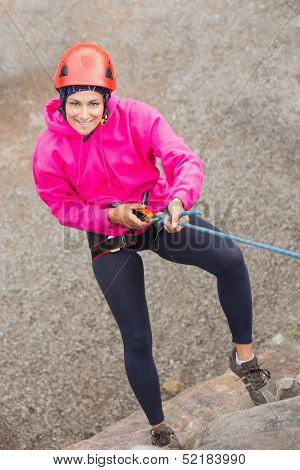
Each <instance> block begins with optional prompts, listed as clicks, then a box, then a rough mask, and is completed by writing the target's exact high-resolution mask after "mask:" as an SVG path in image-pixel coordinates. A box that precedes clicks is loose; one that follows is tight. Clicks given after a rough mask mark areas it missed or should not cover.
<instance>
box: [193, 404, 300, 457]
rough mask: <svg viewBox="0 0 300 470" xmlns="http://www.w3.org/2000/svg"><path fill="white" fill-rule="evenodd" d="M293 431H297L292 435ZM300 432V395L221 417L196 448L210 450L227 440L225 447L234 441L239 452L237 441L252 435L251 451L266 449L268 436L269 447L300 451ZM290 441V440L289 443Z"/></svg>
mask: <svg viewBox="0 0 300 470" xmlns="http://www.w3.org/2000/svg"><path fill="white" fill-rule="evenodd" d="M289 429H293V430H294V431H293V433H292V434H290V432H289ZM295 431H297V433H296V432H295ZM299 431H300V396H298V397H294V398H289V399H287V400H282V401H279V402H276V403H272V404H265V405H260V406H255V407H253V408H251V409H249V410H241V411H237V412H235V413H232V414H227V415H224V416H220V417H218V418H217V419H216V420H214V421H213V422H212V423H210V424H209V425H208V426H207V428H206V429H205V430H204V431H203V432H202V433H201V436H200V437H199V438H198V439H197V440H196V441H195V443H194V446H193V449H201V448H202V446H206V448H208V447H209V446H210V444H212V443H213V442H218V443H219V444H220V445H222V440H224V441H225V443H226V444H225V445H228V444H229V442H230V441H231V444H230V446H231V448H232V449H235V448H236V447H235V445H236V444H235V439H236V438H240V437H241V436H248V444H247V445H248V446H250V447H248V448H250V449H265V443H264V433H267V446H268V447H267V448H271V449H282V448H288V449H300V440H299V439H298V438H299V437H300V436H299ZM276 433H278V434H276ZM272 435H273V438H274V441H273V444H272V446H273V447H270V438H271V437H272ZM283 436H285V437H286V439H284V444H283V445H284V447H281V446H282V442H281V440H282V437H283ZM295 437H297V440H295ZM288 441H290V442H289V444H288ZM245 444H246V440H245V441H244V445H245ZM287 445H288V447H287ZM221 448H222V447H221ZM226 448H228V447H226Z"/></svg>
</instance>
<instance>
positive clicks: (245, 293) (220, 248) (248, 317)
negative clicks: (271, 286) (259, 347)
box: [153, 215, 252, 360]
mask: <svg viewBox="0 0 300 470" xmlns="http://www.w3.org/2000/svg"><path fill="white" fill-rule="evenodd" d="M190 224H192V225H197V226H199V227H205V228H208V229H210V230H214V231H218V232H220V230H218V229H217V228H216V227H214V226H213V225H211V224H209V223H208V222H207V221H205V220H204V219H202V218H201V217H199V216H197V215H191V216H190ZM153 251H154V252H156V253H157V254H158V255H159V256H160V257H161V258H164V259H166V260H168V261H171V262H175V263H180V264H187V265H193V266H198V267H199V268H201V269H204V270H205V271H208V272H209V273H211V274H214V275H215V276H216V279H217V288H218V295H219V300H220V304H221V306H222V309H223V311H224V313H225V315H226V318H227V321H228V325H229V328H230V331H231V334H232V341H233V343H235V345H237V350H238V352H241V353H242V352H243V353H245V354H246V355H247V354H248V353H250V355H251V351H252V349H251V344H252V296H251V286H250V279H249V275H248V270H247V267H246V264H245V261H244V257H243V254H242V252H241V250H240V248H239V247H238V246H237V245H236V244H235V243H234V242H233V241H232V240H230V239H228V238H221V237H217V236H214V235H213V234H210V233H204V232H199V231H196V230H193V229H191V228H188V227H185V228H183V229H182V230H181V232H177V233H169V232H167V231H166V230H164V229H163V230H161V231H160V232H159V234H158V237H157V240H156V242H155V243H154V247H153ZM239 345H242V347H241V348H240V349H238V348H239ZM243 357H244V356H243ZM242 360H243V359H242Z"/></svg>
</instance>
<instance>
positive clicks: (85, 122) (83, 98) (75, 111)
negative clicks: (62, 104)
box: [66, 90, 104, 135]
mask: <svg viewBox="0 0 300 470" xmlns="http://www.w3.org/2000/svg"><path fill="white" fill-rule="evenodd" d="M103 110H104V98H103V96H102V95H101V94H100V93H98V92H97V91H90V90H85V91H79V92H78V93H73V94H72V95H70V96H68V98H67V102H66V116H67V120H68V123H69V124H70V126H72V127H73V129H75V130H76V131H77V132H79V134H83V135H86V134H89V133H90V132H92V131H93V130H94V129H95V128H96V127H97V126H98V124H100V122H101V118H102V115H103Z"/></svg>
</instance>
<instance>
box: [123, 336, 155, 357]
mask: <svg viewBox="0 0 300 470" xmlns="http://www.w3.org/2000/svg"><path fill="white" fill-rule="evenodd" d="M123 341H124V347H125V350H126V351H127V353H128V352H130V353H131V354H133V355H134V356H135V357H139V358H143V357H147V356H149V355H152V339H151V334H150V333H148V334H147V333H146V334H144V333H141V334H135V335H133V336H130V337H129V338H127V339H126V340H123Z"/></svg>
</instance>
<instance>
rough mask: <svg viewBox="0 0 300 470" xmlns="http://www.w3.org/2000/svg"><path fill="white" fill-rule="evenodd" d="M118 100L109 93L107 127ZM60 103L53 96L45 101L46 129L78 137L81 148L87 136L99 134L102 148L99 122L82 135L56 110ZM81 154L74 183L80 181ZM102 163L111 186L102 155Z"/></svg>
mask: <svg viewBox="0 0 300 470" xmlns="http://www.w3.org/2000/svg"><path fill="white" fill-rule="evenodd" d="M119 101H120V98H119V96H117V95H114V94H112V95H111V98H110V100H109V102H108V109H109V116H108V119H107V121H106V124H105V126H107V127H108V126H109V125H110V122H111V120H112V117H113V114H114V111H115V109H116V106H117V104H118V102H119ZM60 105H61V102H60V99H59V98H54V99H52V100H50V101H48V102H47V103H46V105H45V106H44V119H45V122H46V124H47V127H48V129H49V130H51V131H53V132H54V133H56V134H61V135H64V136H70V137H72V138H73V139H74V138H75V139H78V141H81V149H82V145H84V143H85V142H86V141H87V140H88V139H89V137H91V136H92V135H94V136H95V138H97V137H98V136H99V137H100V146H101V150H102V139H103V137H102V125H100V124H99V125H98V126H97V127H96V128H95V129H94V130H93V131H92V132H91V133H90V134H87V135H82V134H80V133H79V132H77V131H76V130H75V129H74V128H73V127H72V126H70V124H69V123H68V121H66V120H65V119H64V118H63V116H62V115H61V113H60V112H59V111H58V108H59V107H60ZM82 155H83V152H82V151H80V154H79V172H78V179H77V181H76V184H79V182H80V176H81V173H80V169H81V158H82ZM100 155H101V157H102V152H101V153H100ZM102 165H103V167H104V169H105V175H106V181H107V185H108V186H109V187H110V186H111V180H110V177H109V172H108V170H107V165H109V162H107V161H106V160H105V159H104V158H103V157H102ZM110 169H111V171H112V172H114V170H113V168H112V167H110ZM122 186H123V187H124V189H125V191H126V192H127V193H128V189H127V186H126V185H124V184H123V185H122Z"/></svg>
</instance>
